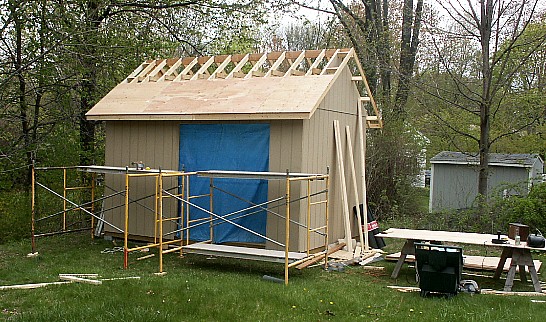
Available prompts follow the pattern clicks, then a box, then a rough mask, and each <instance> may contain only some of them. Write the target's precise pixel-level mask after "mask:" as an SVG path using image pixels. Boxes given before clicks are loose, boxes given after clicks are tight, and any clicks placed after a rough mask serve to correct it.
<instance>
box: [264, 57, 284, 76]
mask: <svg viewBox="0 0 546 322" xmlns="http://www.w3.org/2000/svg"><path fill="white" fill-rule="evenodd" d="M285 58H286V52H285V51H283V52H282V53H281V55H280V56H279V58H277V60H276V61H275V62H274V63H273V65H272V66H271V68H270V69H269V71H268V72H267V73H266V74H265V76H264V77H270V76H271V75H273V76H275V75H278V76H280V75H279V73H282V72H279V71H278V70H277V68H279V67H280V66H281V64H282V62H283V61H284V59H285ZM274 72H276V73H275V74H274ZM282 75H284V73H282Z"/></svg>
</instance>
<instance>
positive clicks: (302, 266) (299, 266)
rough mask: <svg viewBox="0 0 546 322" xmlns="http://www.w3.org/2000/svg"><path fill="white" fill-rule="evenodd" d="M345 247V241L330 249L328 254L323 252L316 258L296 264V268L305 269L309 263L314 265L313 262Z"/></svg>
mask: <svg viewBox="0 0 546 322" xmlns="http://www.w3.org/2000/svg"><path fill="white" fill-rule="evenodd" d="M343 247H345V243H341V244H338V245H336V246H334V247H332V248H330V249H328V252H327V253H326V254H322V255H320V256H316V257H314V258H311V259H310V260H308V261H306V262H303V263H301V264H300V265H298V266H296V268H297V269H304V268H306V267H308V266H309V265H312V264H314V263H316V262H318V261H320V260H322V259H323V258H324V257H325V256H329V255H330V254H332V253H335V252H337V251H338V250H340V249H342V248H343Z"/></svg>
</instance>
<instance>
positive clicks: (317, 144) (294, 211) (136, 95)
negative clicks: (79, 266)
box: [80, 49, 382, 281]
mask: <svg viewBox="0 0 546 322" xmlns="http://www.w3.org/2000/svg"><path fill="white" fill-rule="evenodd" d="M361 93H364V94H362V95H361ZM87 118H88V119H89V120H95V121H104V122H105V128H106V143H105V144H106V155H105V164H106V166H105V167H102V168H100V167H99V168H97V167H84V168H81V169H80V170H82V171H88V172H93V173H94V172H99V173H102V174H104V189H105V192H104V194H105V195H108V196H109V197H108V198H105V199H104V205H103V207H102V208H103V210H105V211H103V213H102V214H101V216H103V217H101V218H100V219H99V221H100V222H104V223H108V224H107V225H104V233H105V234H106V235H112V236H119V237H121V236H124V238H125V239H126V240H127V239H128V238H131V239H142V240H148V241H152V240H153V241H154V243H157V240H158V238H159V239H161V243H163V239H164V240H170V241H173V242H179V241H180V243H181V247H182V244H184V245H186V244H190V243H193V242H200V243H199V244H200V245H204V244H207V243H210V244H223V245H226V244H231V245H233V243H235V244H245V245H248V244H253V245H255V246H259V247H261V248H263V249H265V250H271V251H278V250H284V251H285V252H283V254H285V255H286V258H282V259H281V260H282V261H284V262H285V270H286V274H288V273H287V272H288V263H289V262H291V263H296V262H298V260H299V259H301V258H303V257H305V256H303V257H302V256H295V257H294V258H290V259H289V258H288V257H289V255H288V254H289V251H288V250H289V249H290V250H291V251H293V252H303V253H305V254H306V255H309V254H310V252H311V250H313V249H320V248H322V247H325V246H326V244H327V243H328V240H330V241H332V240H337V239H340V238H346V239H347V240H348V242H349V243H350V238H351V236H353V235H356V234H357V230H358V231H360V229H358V228H357V227H360V224H356V223H357V221H356V219H355V218H354V217H353V216H350V215H349V209H352V207H353V206H355V205H357V204H359V203H365V182H364V156H365V132H366V128H380V127H381V126H382V120H381V116H380V113H379V110H378V108H377V106H376V104H375V101H374V99H373V97H372V95H371V93H370V90H369V87H368V84H367V82H366V78H365V74H364V71H363V70H362V67H361V65H360V63H359V61H358V58H357V57H356V54H355V52H354V49H329V50H309V51H297V52H272V53H264V54H246V55H222V56H210V57H187V58H179V59H162V60H150V61H146V62H144V63H143V64H142V65H141V66H139V67H138V68H137V69H136V70H135V71H134V72H133V73H132V74H131V75H129V76H128V77H127V78H126V79H125V80H124V81H123V82H122V83H120V84H119V85H118V86H116V87H115V88H114V89H113V90H112V91H110V93H108V94H107V95H106V96H105V97H104V98H103V99H102V100H100V101H99V102H98V103H97V104H96V105H95V106H94V107H93V108H92V109H91V110H90V111H89V112H88V113H87ZM353 151H358V152H359V153H355V154H354V155H353ZM133 165H134V166H135V168H132V167H133ZM355 165H356V166H355ZM116 166H117V167H120V168H115V167H116ZM129 167H131V169H130V168H129ZM148 167H150V168H153V169H156V170H153V169H151V170H146V169H147V168H148ZM106 168H108V169H110V170H108V171H106V170H105V169H106ZM124 170H125V171H124ZM135 171H136V173H135ZM345 173H347V174H349V175H347V176H345ZM119 174H125V175H119ZM133 176H134V177H138V178H134V179H133ZM190 181H191V184H190V183H189V182H190ZM349 182H352V184H348V183H349ZM357 182H358V184H357ZM315 185H317V186H316V187H315ZM120 191H124V193H120ZM119 204H124V205H125V207H117V206H116V205H119ZM158 208H160V209H158ZM357 208H358V207H357ZM364 209H366V207H364ZM158 216H159V217H158ZM364 217H365V218H366V216H364ZM158 223H159V224H158ZM159 229H161V231H159V232H158V230H159ZM361 236H362V235H361ZM279 240H282V241H283V242H278V241H279ZM284 241H285V242H284ZM165 243H167V242H165ZM260 245H261V246H260ZM162 246H163V245H161V248H162ZM125 248H127V243H126V246H125ZM161 248H160V249H161ZM184 248H186V250H187V251H191V250H192V249H191V247H187V246H185V247H184ZM197 248H199V247H196V248H195V249H197ZM173 249H175V248H173ZM195 249H194V250H195ZM176 250H178V248H176ZM215 251H218V249H216V250H215ZM226 251H228V252H229V250H228V249H226ZM196 252H200V253H205V254H206V253H207V252H206V247H201V248H200V250H199V251H196ZM270 254H272V253H270ZM240 256H243V255H241V253H240V254H239V257H240ZM244 256H246V255H244ZM248 256H253V255H252V254H250V255H248ZM234 257H237V256H234ZM240 258H244V257H240ZM287 280H288V277H287V275H286V281H287Z"/></svg>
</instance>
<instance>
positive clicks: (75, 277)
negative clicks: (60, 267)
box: [59, 275, 102, 285]
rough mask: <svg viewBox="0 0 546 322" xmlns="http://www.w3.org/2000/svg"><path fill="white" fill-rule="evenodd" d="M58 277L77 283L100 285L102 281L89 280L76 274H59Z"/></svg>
mask: <svg viewBox="0 0 546 322" xmlns="http://www.w3.org/2000/svg"><path fill="white" fill-rule="evenodd" d="M59 279H60V280H63V281H70V282H77V283H84V284H92V285H101V284H102V281H99V280H90V279H87V278H82V277H77V276H70V275H59Z"/></svg>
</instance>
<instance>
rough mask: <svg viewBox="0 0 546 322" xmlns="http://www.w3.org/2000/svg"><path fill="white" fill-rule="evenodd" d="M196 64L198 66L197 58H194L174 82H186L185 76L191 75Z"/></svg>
mask: <svg viewBox="0 0 546 322" xmlns="http://www.w3.org/2000/svg"><path fill="white" fill-rule="evenodd" d="M196 64H197V57H196V58H194V59H193V60H192V61H191V62H190V63H189V64H187V65H186V67H184V69H183V70H182V71H181V72H180V74H178V76H176V78H175V79H174V81H175V82H178V81H182V80H184V76H186V74H187V73H189V72H190V71H191V69H192V68H193V66H195V65H196Z"/></svg>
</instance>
